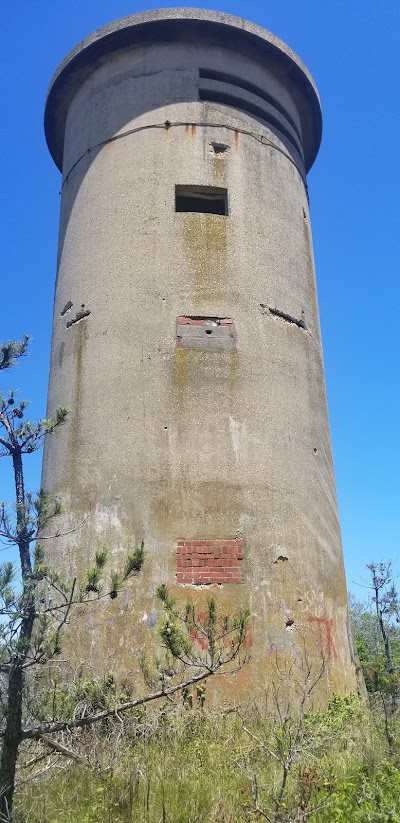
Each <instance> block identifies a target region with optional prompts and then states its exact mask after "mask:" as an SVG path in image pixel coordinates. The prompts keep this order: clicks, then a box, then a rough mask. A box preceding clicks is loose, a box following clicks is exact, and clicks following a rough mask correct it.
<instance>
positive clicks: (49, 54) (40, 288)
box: [0, 0, 400, 588]
mask: <svg viewBox="0 0 400 823" xmlns="http://www.w3.org/2000/svg"><path fill="white" fill-rule="evenodd" d="M156 5H157V4H156ZM158 5H159V6H168V5H171V4H168V3H159V4H158ZM186 5H188V6H198V5H199V4H198V3H195V4H193V3H187V4H186ZM154 7H155V4H154V3H151V4H147V3H141V4H138V3H135V2H126V1H125V0H108V1H107V2H106V0H51V2H50V0H8V1H7V0H3V3H2V9H1V16H2V26H1V49H0V61H1V67H0V83H1V114H2V123H1V135H0V137H1V160H2V164H1V170H2V174H1V205H0V208H1V219H0V231H1V246H0V248H1V257H2V261H1V268H2V275H1V276H2V280H1V298H2V299H1V324H0V338H2V339H6V338H12V337H18V336H20V335H21V334H22V333H23V332H28V333H30V334H31V335H32V346H31V354H30V356H29V358H27V359H26V361H25V362H24V363H23V365H21V366H20V367H19V368H18V370H15V371H14V373H11V374H9V375H8V376H7V382H9V383H10V384H11V385H12V386H18V387H20V388H21V392H22V395H23V396H24V397H27V398H29V399H31V400H32V401H33V402H32V417H33V416H44V414H45V405H46V390H47V372H48V362H49V346H50V331H51V315H52V303H53V285H54V277H55V262H56V245H57V225H58V211H59V188H60V175H59V172H58V171H57V169H56V168H55V166H54V165H53V162H52V160H51V158H50V155H49V154H48V151H47V148H46V144H45V140H44V135H43V125H42V123H43V107H44V101H45V95H46V90H47V86H48V84H49V81H50V78H51V76H52V74H53V71H54V70H55V68H56V67H57V65H58V63H59V62H60V61H61V59H62V58H63V57H64V56H65V54H66V53H67V52H68V51H69V50H70V49H71V48H72V47H73V46H75V44H76V43H77V42H78V41H79V40H81V39H82V38H83V37H85V36H86V35H88V34H89V33H90V32H92V31H93V30H94V29H96V28H99V27H100V26H102V25H104V24H105V23H108V22H109V21H110V20H112V19H115V18H117V17H123V16H125V15H127V14H132V13H134V12H138V11H145V10H146V9H150V8H154ZM207 7H208V8H212V9H217V10H220V11H225V12H230V13H232V14H236V15H238V16H242V17H245V18H247V19H249V20H252V21H254V22H255V23H258V24H259V25H261V26H264V27H265V28H267V29H269V30H270V31H272V32H273V33H274V34H276V35H277V36H278V37H280V38H281V39H282V40H284V41H285V42H287V43H288V44H289V45H290V46H291V47H292V48H293V49H294V50H295V51H296V52H297V53H298V54H299V55H300V57H301V58H302V59H303V61H304V62H305V63H306V65H307V66H308V68H309V69H310V71H311V73H312V74H313V76H314V79H315V80H316V83H317V85H318V87H319V90H320V94H321V98H322V107H323V112H324V136H323V141H322V147H321V151H320V154H319V157H318V159H317V161H316V163H315V166H314V168H313V169H312V171H311V173H310V175H309V188H310V199H311V214H312V224H313V234H314V250H315V257H316V267H317V278H318V290H319V303H320V313H321V324H322V334H323V343H324V353H325V367H326V377H327V386H328V398H329V409H330V420H331V429H332V440H333V450H334V457H335V467H336V478H337V486H338V496H339V505H340V514H341V523H342V532H343V546H344V553H345V562H346V568H347V579H348V584H349V587H350V588H353V586H352V585H351V581H352V580H359V579H360V577H362V576H363V570H364V566H365V563H366V562H368V561H370V560H371V559H375V560H380V559H383V558H389V557H390V558H393V559H398V558H400V549H399V545H400V544H399V536H400V526H399V524H400V517H399V511H400V505H399V498H400V494H399V492H400V488H399V487H400V483H399V463H400V448H399V437H398V428H399V417H400V415H399V405H400V391H399V368H398V364H399V342H398V341H399V334H400V333H399V328H398V327H399V325H400V285H399V282H400V277H399V275H400V265H399V264H400V203H399V191H400V186H399V172H398V167H399V163H398V144H399V131H400V102H399V93H398V82H399V80H398V76H399V63H398V52H399V43H400V3H399V0H384V1H383V2H382V3H381V4H378V3H377V2H376V0H374V1H373V2H372V0H346V2H345V1H344V0H325V1H324V2H323V1H322V0H302V2H300V0H269V1H268V2H267V3H263V2H257V1H256V0H248V2H246V3H245V2H243V0H231V1H230V2H223V1H222V0H221V2H212V3H211V2H210V3H208V6H207ZM2 382H3V385H4V379H3V381H2ZM28 466H29V468H28ZM6 469H8V466H6V461H4V460H3V461H2V463H1V465H0V497H5V496H7V495H10V494H11V491H10V486H9V485H7V483H6ZM27 480H28V485H29V486H30V487H31V488H37V487H38V485H39V483H40V460H38V459H32V458H31V459H30V461H29V462H28V464H27ZM3 556H4V555H3Z"/></svg>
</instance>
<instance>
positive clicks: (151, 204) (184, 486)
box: [43, 10, 354, 694]
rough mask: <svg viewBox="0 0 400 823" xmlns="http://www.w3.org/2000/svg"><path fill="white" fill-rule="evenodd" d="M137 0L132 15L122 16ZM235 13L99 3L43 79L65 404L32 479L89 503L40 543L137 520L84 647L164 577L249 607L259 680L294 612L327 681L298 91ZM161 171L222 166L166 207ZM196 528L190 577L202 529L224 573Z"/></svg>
mask: <svg viewBox="0 0 400 823" xmlns="http://www.w3.org/2000/svg"><path fill="white" fill-rule="evenodd" d="M174 15H175V17H174ZM196 16H197V18H198V19H197V20H196ZM171 17H172V19H170V18H171ZM155 20H157V21H158V22H157V23H156V22H155ZM163 20H164V21H166V23H168V28H167V29H166V30H165V31H164V30H163V28H162V21H163ZM135 21H139V22H140V23H141V25H142V29H141V34H140V37H138V36H137V35H136V34H135V36H133V35H132V34H131V35H130V36H129V37H128V35H127V34H126V33H127V32H129V31H130V29H132V31H135ZM143 21H144V23H146V25H145V26H144V23H143ZM232 21H234V18H228V17H226V16H224V15H219V14H216V13H208V12H207V13H206V12H203V13H199V12H195V11H193V10H180V12H170V11H168V10H165V11H162V12H157V13H156V17H154V15H153V16H152V15H151V14H147V15H137V16H135V17H133V18H127V21H118V23H117V24H115V25H114V29H113V28H112V26H111V27H109V28H108V29H107V30H106V34H107V33H108V35H109V37H110V36H111V35H112V37H114V38H115V36H116V35H115V31H116V32H117V34H118V36H119V37H120V38H121V36H122V35H121V33H124V32H125V35H126V36H125V35H124V36H125V40H123V41H120V40H117V41H115V40H114V41H110V40H107V37H106V35H104V37H103V39H102V36H101V32H100V34H96V35H94V36H93V38H91V39H89V41H87V42H86V43H84V44H83V46H81V47H78V48H77V49H76V51H75V53H74V54H73V56H72V58H70V59H68V58H67V61H65V64H64V67H63V69H62V71H61V72H60V73H59V74H58V75H57V76H56V79H55V81H54V84H53V86H52V89H51V90H50V96H49V102H48V109H47V135H48V142H49V145H50V149H51V151H52V153H53V156H54V157H55V158H56V159H57V158H58V159H59V158H60V156H61V155H62V154H63V167H62V171H63V188H62V203H61V219H60V240H59V261H58V276H57V286H56V294H55V307H54V325H53V345H52V359H51V373H50V384H49V399H48V413H49V414H51V413H52V411H54V409H55V408H56V407H57V406H58V405H64V406H68V407H69V408H70V409H71V410H72V411H71V415H70V419H69V422H68V423H67V424H66V426H65V427H64V429H63V430H62V432H60V433H59V434H57V436H55V437H52V438H50V439H49V440H48V443H47V446H46V451H45V458H44V468H43V485H44V487H45V488H46V489H48V490H49V491H50V492H51V493H52V494H56V495H58V496H60V497H61V498H62V499H63V501H64V503H65V506H66V509H67V511H69V512H70V514H69V515H65V517H64V523H70V524H73V523H76V522H78V521H80V520H81V519H82V518H83V517H84V516H85V515H86V514H87V513H88V511H89V510H90V508H91V511H92V513H91V516H90V517H89V519H88V520H87V522H86V523H85V525H84V527H83V528H82V529H81V530H80V531H79V532H76V533H74V534H73V535H71V536H69V537H68V538H65V539H58V540H57V541H55V542H54V545H52V546H51V553H52V557H53V559H54V562H56V563H57V564H59V565H60V566H61V567H63V568H67V569H69V570H70V573H71V575H72V574H75V573H76V572H77V571H78V572H79V570H82V568H84V567H85V566H87V565H88V563H89V562H90V547H92V548H94V547H95V546H97V545H98V544H99V543H100V544H102V545H106V546H107V547H108V548H109V549H110V551H111V553H112V555H113V557H115V559H118V556H119V555H121V552H122V551H123V549H124V547H126V545H129V544H131V545H132V543H134V542H136V543H137V542H140V541H141V540H144V543H145V546H146V549H147V553H148V554H147V559H146V563H145V568H144V572H143V576H142V579H141V582H140V585H139V586H138V585H137V584H135V583H133V584H132V586H130V587H128V589H127V590H126V592H125V594H124V595H123V597H122V600H119V601H117V603H116V605H113V606H112V607H109V606H107V607H106V608H103V609H102V610H101V611H100V613H99V612H98V611H97V612H96V613H93V614H91V615H89V617H88V620H87V625H86V627H83V626H81V627H80V628H79V633H80V634H81V637H80V638H78V639H77V644H76V645H77V648H78V656H79V654H82V655H84V654H86V650H87V649H89V651H88V656H89V659H91V660H92V661H93V662H94V664H96V662H97V663H98V662H99V663H100V664H101V666H104V665H105V664H107V661H108V665H113V666H115V664H116V663H117V664H118V666H119V667H120V669H121V670H122V671H124V672H127V673H129V672H131V671H134V670H135V667H136V658H137V649H138V647H140V646H142V645H145V644H146V643H147V642H148V639H149V638H150V637H151V636H152V635H154V631H155V629H154V624H155V618H156V611H157V605H156V603H155V600H154V591H155V587H156V586H157V585H158V584H159V583H161V582H165V583H167V584H169V585H170V586H172V587H173V588H176V590H179V591H181V590H182V592H183V597H185V598H186V597H189V596H192V597H195V598H200V601H201V599H202V598H203V599H204V598H205V597H206V595H207V594H208V593H209V591H210V587H211V589H213V590H215V591H216V593H217V594H218V598H219V600H220V602H222V603H224V604H225V605H226V606H227V607H228V608H229V609H232V608H236V607H237V606H238V605H240V604H241V605H243V606H249V607H250V609H251V614H252V619H251V632H250V634H249V638H248V644H249V645H250V646H251V662H250V664H249V665H248V666H247V667H246V668H245V669H244V670H243V672H241V674H240V683H241V686H242V687H243V689H245V690H246V691H247V690H248V688H249V684H251V687H252V689H253V690H254V691H255V692H256V691H263V690H264V688H265V684H266V683H267V682H268V677H269V660H270V657H271V655H273V653H274V650H275V649H276V648H278V650H279V651H282V652H283V653H284V654H286V653H288V654H290V653H291V651H292V650H293V649H294V647H295V645H296V643H297V640H296V637H297V635H296V632H297V631H298V633H299V634H298V636H299V637H300V636H304V634H305V633H306V634H307V635H308V636H309V637H310V638H311V641H312V642H313V643H314V644H315V647H316V648H319V649H322V651H323V653H324V656H325V657H326V659H327V662H328V670H327V678H326V679H325V687H326V688H327V690H328V691H329V690H330V689H331V688H335V689H339V690H345V689H349V688H353V687H354V672H353V666H352V663H351V660H350V652H349V643H348V637H347V599H346V587H345V578H344V571H343V560H342V550H341V542H340V529H339V522H338V513H337V502H336V493H335V483H334V474H333V465H332V455H331V445H330V434H329V424H328V415H327V406H326V396H325V383H324V370H323V360H322V351H321V340H320V330H319V320H318V307H317V296H316V286H315V275H314V266H313V253H312V241H311V230H310V217H309V209H308V201H307V194H306V188H305V173H306V169H307V168H308V167H309V165H310V164H311V163H312V161H313V159H314V156H315V153H316V150H317V147H318V143H319V138H320V133H318V129H320V121H319V120H318V117H319V104H318V98H317V95H316V92H315V90H314V88H313V86H312V84H311V81H310V79H309V78H308V76H307V74H306V70H305V69H304V70H303V68H302V67H301V64H300V63H299V61H298V59H297V58H295V57H294V56H293V55H292V54H291V53H290V52H289V50H288V49H287V48H286V47H285V46H283V44H279V41H276V40H275V39H274V38H273V37H272V36H271V35H267V33H265V32H262V30H258V29H256V28H255V27H253V26H251V24H246V26H247V29H246V28H244V30H242V29H240V28H238V27H239V25H242V22H243V21H236V22H232ZM228 23H229V26H228ZM185 24H187V29H185ZM175 25H176V26H179V42H177V40H176V37H174V26H175ZM143 26H144V28H143ZM160 26H161V28H160ZM182 26H183V28H182ZM235 26H236V28H235ZM110 31H111V35H110ZM113 32H114V34H113ZM182 32H183V35H182ZM221 32H222V33H221ZM246 32H247V33H246ZM250 35H251V37H250ZM246 38H250V40H248V39H246ZM251 38H253V39H251ZM121 42H122V45H121ZM93 43H94V46H95V47H96V49H97V51H96V52H93V48H94V46H93ZM112 43H114V45H112ZM254 44H256V45H254ZM91 50H92V51H91ZM277 55H278V56H277ZM88 66H89V67H90V69H91V71H89V70H88ZM229 76H230V79H229ZM216 77H217V78H219V79H215V78H216ZM255 87H256V90H257V89H258V91H259V92H260V93H262V94H263V96H262V97H261V96H260V94H255V93H254V88H255ZM206 98H207V99H206ZM211 98H213V99H211ZM239 98H240V101H241V107H240V108H238V105H239V104H238V102H237V101H238V99H239ZM226 101H230V102H226ZM242 106H243V107H244V109H245V110H244V109H243V108H242ZM261 109H263V112H264V113H263V116H262V117H260V111H261ZM60 123H61V125H60ZM318 124H319V125H318ZM64 128H65V143H64V149H63V148H62V145H61V144H60V141H61V139H62V136H63V129H64ZM281 128H282V129H283V131H281ZM113 138H118V139H113ZM103 141H106V142H103ZM100 144H101V145H100ZM303 154H304V156H303ZM176 185H178V186H185V185H186V186H195V187H199V186H205V187H216V188H217V189H218V190H220V191H223V190H226V191H227V202H228V214H227V215H224V214H204V213H203V214H202V213H185V212H177V211H175V186H176ZM203 331H204V334H203ZM202 335H203V336H202ZM213 335H214V337H213ZM191 341H192V343H193V345H192V344H191ZM218 541H219V542H218ZM195 543H197V547H198V548H199V547H200V548H201V547H203V546H204V547H205V549H207V574H208V579H211V578H210V574H215V573H214V572H213V569H214V563H215V567H217V568H218V567H220V568H223V569H225V572H226V570H227V565H226V563H225V562H224V563H222V562H221V563H220V562H219V559H220V557H221V546H231V550H232V551H233V552H234V554H235V557H234V562H235V563H236V566H235V574H234V575H233V576H231V575H229V576H228V575H227V574H226V575H225V580H224V582H221V577H222V575H223V573H222V572H218V579H217V578H214V579H216V580H217V582H215V583H212V582H211V583H210V584H209V585H205V584H206V583H207V584H208V579H207V580H206V579H205V577H204V578H203V579H204V586H202V585H201V583H202V582H203V581H202V580H200V579H199V577H200V574H199V572H198V570H196V571H193V567H194V566H198V561H199V554H201V552H202V551H203V549H202V548H201V551H198V550H197V549H196V551H193V544H195ZM189 544H191V547H190V552H188V554H190V558H191V559H190V561H189V560H188V561H187V562H186V560H185V568H186V567H187V566H189V567H190V568H191V569H192V571H191V572H190V573H189V572H188V573H187V574H186V575H185V574H183V572H182V553H183V552H182V549H183V548H184V547H185V546H187V545H189ZM205 549H204V550H205ZM193 558H194V559H195V562H194V560H193ZM231 559H232V558H231ZM217 560H218V562H217ZM228 565H229V564H228ZM236 567H237V572H236ZM239 567H240V568H239ZM177 572H178V579H177ZM204 574H206V572H205V573H204ZM189 578H190V580H191V582H186V580H189ZM199 584H200V585H199ZM104 627H106V631H105V630H104ZM82 650H84V651H82ZM235 689H236V687H235ZM235 694H236V691H235Z"/></svg>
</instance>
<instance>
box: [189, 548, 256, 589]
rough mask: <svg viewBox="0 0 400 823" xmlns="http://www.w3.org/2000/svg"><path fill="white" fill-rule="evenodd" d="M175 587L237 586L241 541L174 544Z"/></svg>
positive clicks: (239, 570)
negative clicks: (222, 584) (229, 584)
mask: <svg viewBox="0 0 400 823" xmlns="http://www.w3.org/2000/svg"><path fill="white" fill-rule="evenodd" d="M176 553H177V571H176V579H177V582H178V583H192V584H195V585H201V584H203V585H204V584H205V583H240V582H241V567H242V564H243V545H242V542H241V540H178V544H177V550H176Z"/></svg>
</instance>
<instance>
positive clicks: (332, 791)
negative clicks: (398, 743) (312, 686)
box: [15, 696, 400, 823]
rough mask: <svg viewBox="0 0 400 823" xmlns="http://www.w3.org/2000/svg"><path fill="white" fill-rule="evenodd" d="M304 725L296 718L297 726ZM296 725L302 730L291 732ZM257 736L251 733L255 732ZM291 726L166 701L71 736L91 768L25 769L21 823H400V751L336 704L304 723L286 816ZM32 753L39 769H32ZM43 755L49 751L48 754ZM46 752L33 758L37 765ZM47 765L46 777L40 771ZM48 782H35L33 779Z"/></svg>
mask: <svg viewBox="0 0 400 823" xmlns="http://www.w3.org/2000/svg"><path fill="white" fill-rule="evenodd" d="M294 725H296V720H294ZM292 728H293V726H292ZM249 732H250V734H249ZM286 733H287V729H286V732H284V731H283V729H282V726H281V725H279V724H277V723H276V722H274V721H273V720H272V719H271V718H268V717H265V716H262V715H260V714H258V713H254V712H249V713H246V715H245V716H241V715H240V714H239V713H237V712H229V711H227V712H225V713H224V712H213V711H211V710H207V709H206V708H204V707H203V708H201V706H200V705H199V702H198V700H195V701H194V705H193V707H192V708H189V707H188V705H187V703H186V705H185V704H183V705H182V704H181V705H180V706H174V707H170V706H169V705H168V704H166V705H165V706H164V708H163V711H162V712H161V713H160V714H158V715H157V717H156V718H155V717H151V716H150V715H146V714H145V713H143V714H141V715H140V716H138V715H136V716H134V717H131V718H129V719H127V720H126V721H125V723H124V725H123V727H121V726H120V724H118V723H116V722H113V724H112V725H111V726H110V727H108V728H104V729H103V730H99V729H96V731H94V730H93V729H91V730H88V731H85V732H84V733H82V735H80V737H79V739H77V736H76V735H75V737H74V739H73V740H71V739H66V741H65V742H66V743H67V744H68V745H73V746H74V748H75V750H76V751H77V752H79V755H80V756H81V757H82V758H84V759H88V760H90V763H91V768H87V767H84V766H82V765H81V764H77V763H72V765H71V761H69V763H68V761H66V760H65V759H64V758H63V757H62V755H61V754H60V755H59V757H58V761H57V762H54V759H53V762H52V763H51V762H50V757H49V756H48V755H47V753H46V755H47V756H46V757H45V758H44V759H43V760H42V761H41V762H40V764H39V763H38V762H36V764H32V765H31V766H29V765H28V766H27V767H26V768H25V769H24V779H25V781H26V782H25V783H23V784H22V785H21V786H20V788H19V791H18V793H17V795H16V801H15V820H16V821H17V823H28V821H29V823H76V821H78V820H79V821H80V823H99V822H100V821H102V823H128V821H130V823H133V821H135V823H160V821H163V823H167V821H168V823H210V822H211V821H218V823H248V821H257V820H269V821H285V823H286V822H287V823H288V822H289V821H307V820H311V819H312V820H313V821H315V823H332V821H337V822H338V823H350V822H351V823H358V821H359V823H383V821H385V822H386V823H390V822H391V821H392V823H395V821H398V820H400V802H399V795H400V774H399V770H398V766H399V756H398V753H397V752H396V753H394V752H393V751H389V749H388V745H387V740H386V737H385V734H384V731H382V730H381V729H380V727H379V723H378V724H377V723H375V720H374V717H373V716H372V715H371V713H370V712H369V710H368V709H367V707H366V706H365V703H363V702H362V701H360V700H359V699H358V698H355V697H337V696H334V697H333V698H332V700H331V702H330V704H329V706H328V707H327V709H326V711H324V712H320V713H315V714H312V715H310V716H306V718H305V724H304V728H303V729H302V739H301V745H300V746H299V749H298V751H297V752H296V756H295V758H294V762H293V767H292V768H291V769H290V773H289V776H288V781H287V784H286V787H285V792H284V796H283V798H282V801H281V805H280V807H279V809H276V799H277V796H278V793H279V790H280V787H281V784H282V769H281V764H280V762H279V760H277V759H276V757H275V756H274V755H276V752H277V751H279V742H280V741H284V738H285V734H286ZM34 754H35V753H34V752H33V751H32V752H31V760H32V761H33V760H34ZM43 754H44V752H43V751H42V755H43ZM39 756H40V751H36V757H39ZM39 767H40V768H39ZM38 770H39V771H40V772H41V774H40V776H39V777H38V778H37V779H35V780H33V781H32V780H30V775H31V773H32V772H33V771H36V772H37V771H38Z"/></svg>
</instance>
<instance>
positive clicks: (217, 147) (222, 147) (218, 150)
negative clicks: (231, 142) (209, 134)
mask: <svg viewBox="0 0 400 823" xmlns="http://www.w3.org/2000/svg"><path fill="white" fill-rule="evenodd" d="M211 145H212V147H213V149H214V151H215V154H224V152H226V151H228V149H229V146H227V145H226V144H225V143H211Z"/></svg>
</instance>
